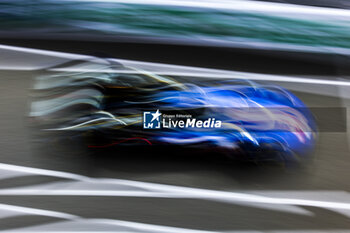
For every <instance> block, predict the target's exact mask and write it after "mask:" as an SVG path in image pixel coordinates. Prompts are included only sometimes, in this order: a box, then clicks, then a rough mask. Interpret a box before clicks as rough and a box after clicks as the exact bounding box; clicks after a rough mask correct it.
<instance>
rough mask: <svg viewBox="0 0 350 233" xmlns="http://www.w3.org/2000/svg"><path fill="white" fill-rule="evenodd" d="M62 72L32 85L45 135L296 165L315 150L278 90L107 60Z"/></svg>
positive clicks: (299, 112) (296, 103) (298, 107)
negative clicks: (215, 151)
mask: <svg viewBox="0 0 350 233" xmlns="http://www.w3.org/2000/svg"><path fill="white" fill-rule="evenodd" d="M61 70H62V71H61V72H58V73H54V74H48V75H43V76H40V77H38V78H37V79H36V83H35V86H34V96H35V97H34V100H33V102H32V106H31V116H32V117H33V118H34V119H36V120H37V123H38V125H39V126H40V128H41V129H43V130H45V131H54V132H57V131H60V132H68V133H70V134H71V135H74V136H79V137H80V136H83V135H86V134H87V133H89V134H94V135H98V138H99V140H98V141H95V142H93V143H92V144H89V145H88V146H89V147H90V148H106V147H112V146H122V145H123V146H130V145H133V146H135V145H149V146H156V145H163V146H164V145H165V146H166V145H169V146H173V145H176V146H182V147H186V148H201V149H212V148H220V149H224V150H225V151H226V152H229V153H228V154H230V156H232V157H236V156H238V155H239V156H240V157H241V155H242V154H243V155H244V156H243V157H244V158H245V159H248V160H281V161H290V160H293V161H295V160H296V159H298V158H299V157H300V156H305V155H307V154H308V153H309V152H310V151H311V150H312V148H313V146H314V141H315V137H316V134H315V132H316V125H315V123H314V120H313V118H312V115H311V113H310V112H309V110H308V109H307V107H306V106H305V105H304V104H303V103H302V101H300V100H299V99H298V98H297V97H296V96H295V95H293V94H292V93H290V92H289V91H287V90H285V89H283V88H281V87H278V86H273V85H261V84H258V83H255V82H251V81H246V80H243V81H242V80H235V79H234V77H232V80H225V81H223V80H221V81H218V80H211V79H204V78H198V77H197V78H191V77H177V78H176V79H175V78H174V77H171V76H169V77H168V76H160V75H157V74H154V73H151V72H148V71H144V70H140V69H136V68H134V67H126V66H124V65H122V64H120V63H117V62H112V61H108V60H105V61H104V62H99V63H96V62H91V61H75V62H73V63H72V62H71V63H69V64H68V65H66V66H65V69H62V68H61ZM63 71H65V72H63Z"/></svg>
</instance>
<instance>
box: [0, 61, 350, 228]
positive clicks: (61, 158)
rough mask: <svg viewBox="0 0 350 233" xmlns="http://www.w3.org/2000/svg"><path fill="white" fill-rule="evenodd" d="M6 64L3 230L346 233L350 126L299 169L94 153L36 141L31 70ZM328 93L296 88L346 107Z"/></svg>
mask: <svg viewBox="0 0 350 233" xmlns="http://www.w3.org/2000/svg"><path fill="white" fill-rule="evenodd" d="M23 56H24V55H23ZM25 59H27V60H28V61H29V60H30V56H29V57H25ZM1 62H2V64H4V63H6V62H7V63H8V62H9V60H8V59H2V60H1ZM2 67H3V68H2V70H1V71H0V107H1V113H0V132H1V134H0V148H1V149H0V179H1V180H0V203H1V205H0V230H2V231H13V232H27V231H32V232H40V231H43V232H91V231H94V232H196V231H194V230H198V232H204V231H209V232H216V231H220V232H350V230H349V229H350V193H349V191H350V183H349V178H350V175H349V167H350V154H349V140H348V134H347V132H321V133H320V134H319V139H318V143H317V146H316V149H315V152H314V153H313V157H312V161H310V162H309V163H306V164H303V165H302V166H301V167H283V166H278V165H274V164H242V163H238V162H231V161H228V160H227V159H225V158H222V157H216V156H213V155H210V154H209V155H198V154H176V152H172V153H170V152H169V151H164V153H157V154H149V153H144V151H137V150H132V151H133V152H132V153H131V152H128V151H125V150H122V149H118V148H115V150H111V151H109V152H108V153H105V152H103V153H102V152H101V153H100V152H97V153H96V152H95V153H93V152H91V151H89V150H88V149H87V148H86V147H84V146H82V145H80V144H72V143H68V142H43V140H42V138H40V137H37V135H36V134H35V133H33V129H31V128H30V120H29V119H28V117H27V115H28V111H29V106H30V97H29V96H30V88H31V87H32V85H33V77H35V76H36V75H37V72H36V71H23V70H22V71H18V70H17V71H16V70H14V68H13V67H12V68H10V67H9V68H8V70H6V69H5V68H4V65H3V66H2ZM286 85H287V84H286ZM306 89H307V88H306ZM329 89H335V93H338V94H339V96H337V95H332V96H330V95H322V94H321V93H319V94H314V93H312V92H307V91H305V92H304V91H299V92H295V93H296V94H297V96H298V97H300V98H301V99H302V100H303V101H304V102H305V103H306V104H307V105H308V106H313V107H336V106H340V107H344V106H345V107H346V106H347V104H348V101H347V100H346V99H345V98H344V97H342V93H344V90H343V87H342V86H329ZM304 90H305V88H304ZM13 165H15V166H13ZM32 168H39V169H32ZM135 181H138V182H135ZM159 184H166V185H164V186H163V185H159ZM143 224H146V225H143Z"/></svg>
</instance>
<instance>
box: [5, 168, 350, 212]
mask: <svg viewBox="0 0 350 233" xmlns="http://www.w3.org/2000/svg"><path fill="white" fill-rule="evenodd" d="M0 169H4V170H10V171H21V172H23V173H29V174H37V175H46V176H54V177H60V178H68V179H73V180H78V181H82V182H84V183H74V182H73V183H71V182H58V183H53V184H49V185H39V186H37V187H35V186H33V187H30V186H29V187H24V188H12V189H0V195H5V196H6V195H13V196H17V195H19V196H21V195H36V196H128V197H150V198H157V197H158V198H197V199H207V200H212V201H219V202H225V203H237V202H243V203H244V202H248V203H249V202H252V203H265V204H266V203H267V204H273V205H297V206H312V207H319V208H325V209H331V210H338V209H339V210H340V211H341V213H344V212H343V211H344V210H346V211H349V210H350V203H346V202H332V201H320V200H306V199H298V198H287V197H283V198H278V197H268V196H267V194H265V195H254V194H246V193H238V192H228V191H216V190H207V189H198V188H189V187H181V186H174V185H165V184H156V183H148V182H139V181H131V180H121V179H106V178H91V177H86V176H81V175H77V174H73V173H66V172H59V171H52V170H46V169H38V168H30V167H23V166H15V165H9V164H0ZM75 184H77V186H76V187H80V188H81V189H80V190H79V189H69V187H72V186H73V187H74V185H75ZM96 184H98V185H99V186H101V185H106V187H110V188H117V189H122V190H120V191H118V190H89V187H94V185H96ZM99 186H97V187H99ZM113 186H115V187H113ZM99 189H100V188H99ZM135 189H138V190H135ZM281 193H283V192H281ZM346 213H348V212H346ZM348 216H350V213H348Z"/></svg>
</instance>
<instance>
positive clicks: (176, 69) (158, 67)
mask: <svg viewBox="0 0 350 233" xmlns="http://www.w3.org/2000/svg"><path fill="white" fill-rule="evenodd" d="M0 49H3V50H8V51H18V52H19V54H18V55H17V56H18V57H20V56H21V54H20V53H22V52H24V53H29V54H33V55H39V57H37V58H36V59H37V60H38V64H40V62H39V61H40V60H45V59H47V58H46V57H57V58H64V59H67V61H69V60H70V59H74V60H75V59H78V60H80V59H81V60H86V61H90V62H93V63H96V64H106V62H105V61H104V60H103V59H99V58H96V57H92V56H85V55H80V54H72V53H63V52H56V51H47V50H40V49H30V48H23V47H16V46H7V45H0ZM4 52H5V51H4ZM108 60H111V61H115V62H118V63H121V64H124V65H125V66H132V67H135V68H137V69H141V70H146V71H148V72H152V73H154V74H157V75H169V76H188V77H204V78H216V79H232V77H234V78H236V79H243V80H246V79H249V80H257V81H278V82H290V83H306V84H320V85H334V86H350V82H349V81H340V80H339V81H338V80H327V79H318V78H305V77H292V76H282V75H270V74H269V75H266V74H256V73H247V72H237V71H227V70H218V69H208V68H200V67H190V66H180V65H169V64H161V63H152V62H142V61H132V60H125V59H108ZM60 62H62V61H60ZM56 63H57V62H56ZM42 68H43V67H42V66H41V65H38V66H28V65H26V64H23V65H22V64H21V66H13V65H11V66H5V65H3V66H1V65H0V70H40V69H42ZM47 69H48V70H49V71H57V72H100V71H101V70H99V69H91V68H89V67H85V68H84V67H80V68H76V67H74V68H72V67H63V68H50V67H48V68H47ZM104 72H106V73H121V74H138V73H139V72H138V71H133V70H118V71H116V70H112V69H106V70H104Z"/></svg>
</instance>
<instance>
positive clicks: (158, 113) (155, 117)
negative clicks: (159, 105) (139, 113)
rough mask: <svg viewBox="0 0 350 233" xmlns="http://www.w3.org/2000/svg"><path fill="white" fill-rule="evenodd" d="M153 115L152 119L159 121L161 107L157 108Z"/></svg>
mask: <svg viewBox="0 0 350 233" xmlns="http://www.w3.org/2000/svg"><path fill="white" fill-rule="evenodd" d="M151 115H152V116H153V118H152V120H151V122H152V121H154V120H155V119H157V121H159V116H160V115H162V114H161V113H160V112H159V109H157V111H156V112H155V113H151Z"/></svg>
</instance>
